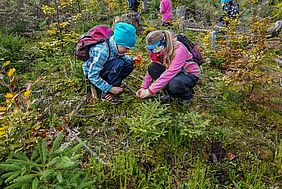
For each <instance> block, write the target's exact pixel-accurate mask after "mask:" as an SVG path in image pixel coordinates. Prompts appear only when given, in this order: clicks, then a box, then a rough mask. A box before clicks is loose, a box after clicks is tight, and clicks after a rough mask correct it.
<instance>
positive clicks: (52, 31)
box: [47, 29, 58, 35]
mask: <svg viewBox="0 0 282 189" xmlns="http://www.w3.org/2000/svg"><path fill="white" fill-rule="evenodd" d="M47 33H48V34H50V35H55V34H57V33H58V30H56V29H50V30H47Z"/></svg>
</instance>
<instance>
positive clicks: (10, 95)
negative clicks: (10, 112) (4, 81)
mask: <svg viewBox="0 0 282 189" xmlns="http://www.w3.org/2000/svg"><path fill="white" fill-rule="evenodd" d="M4 97H5V98H7V99H10V98H13V97H14V95H13V94H12V93H6V94H5V95H4Z"/></svg>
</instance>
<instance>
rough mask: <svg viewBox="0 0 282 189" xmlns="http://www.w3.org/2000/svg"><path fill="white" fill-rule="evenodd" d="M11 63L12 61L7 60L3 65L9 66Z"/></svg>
mask: <svg viewBox="0 0 282 189" xmlns="http://www.w3.org/2000/svg"><path fill="white" fill-rule="evenodd" d="M10 63H11V61H6V62H5V63H4V64H3V67H5V66H8V65H9V64H10Z"/></svg>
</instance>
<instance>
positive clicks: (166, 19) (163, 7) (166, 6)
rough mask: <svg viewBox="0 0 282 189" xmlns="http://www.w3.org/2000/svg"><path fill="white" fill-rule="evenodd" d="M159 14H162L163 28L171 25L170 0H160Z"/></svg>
mask: <svg viewBox="0 0 282 189" xmlns="http://www.w3.org/2000/svg"><path fill="white" fill-rule="evenodd" d="M160 12H161V14H162V21H163V26H168V25H171V21H172V18H173V16H172V3H171V1H170V0H161V2H160Z"/></svg>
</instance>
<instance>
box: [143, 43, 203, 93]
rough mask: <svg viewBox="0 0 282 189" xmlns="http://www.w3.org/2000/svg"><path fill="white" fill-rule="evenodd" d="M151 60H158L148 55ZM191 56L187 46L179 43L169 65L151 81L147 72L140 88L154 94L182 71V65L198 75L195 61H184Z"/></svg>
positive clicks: (189, 71)
mask: <svg viewBox="0 0 282 189" xmlns="http://www.w3.org/2000/svg"><path fill="white" fill-rule="evenodd" d="M150 58H151V61H153V62H158V61H156V60H154V56H150ZM191 58H192V54H191V53H190V52H189V51H188V50H187V48H186V47H185V46H184V45H183V44H182V43H179V45H178V47H177V48H176V50H175V57H174V58H173V60H172V62H171V64H170V66H169V67H168V68H167V69H166V70H165V71H164V72H163V73H162V74H161V76H160V77H159V78H158V79H157V80H156V81H154V82H153V83H152V81H153V79H152V78H151V76H150V75H149V74H148V73H147V74H146V76H145V78H144V81H143V83H142V85H141V87H142V88H144V89H148V88H149V90H150V92H151V93H153V94H155V93H157V92H158V91H159V90H161V89H162V88H164V87H165V86H166V85H167V84H168V82H169V81H170V80H171V79H172V78H173V77H174V76H176V75H177V74H178V73H179V72H181V71H182V67H183V68H184V69H185V70H186V71H187V73H190V74H193V75H195V76H197V77H198V76H199V74H200V67H199V65H198V64H197V63H195V62H193V61H186V60H189V59H191Z"/></svg>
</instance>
